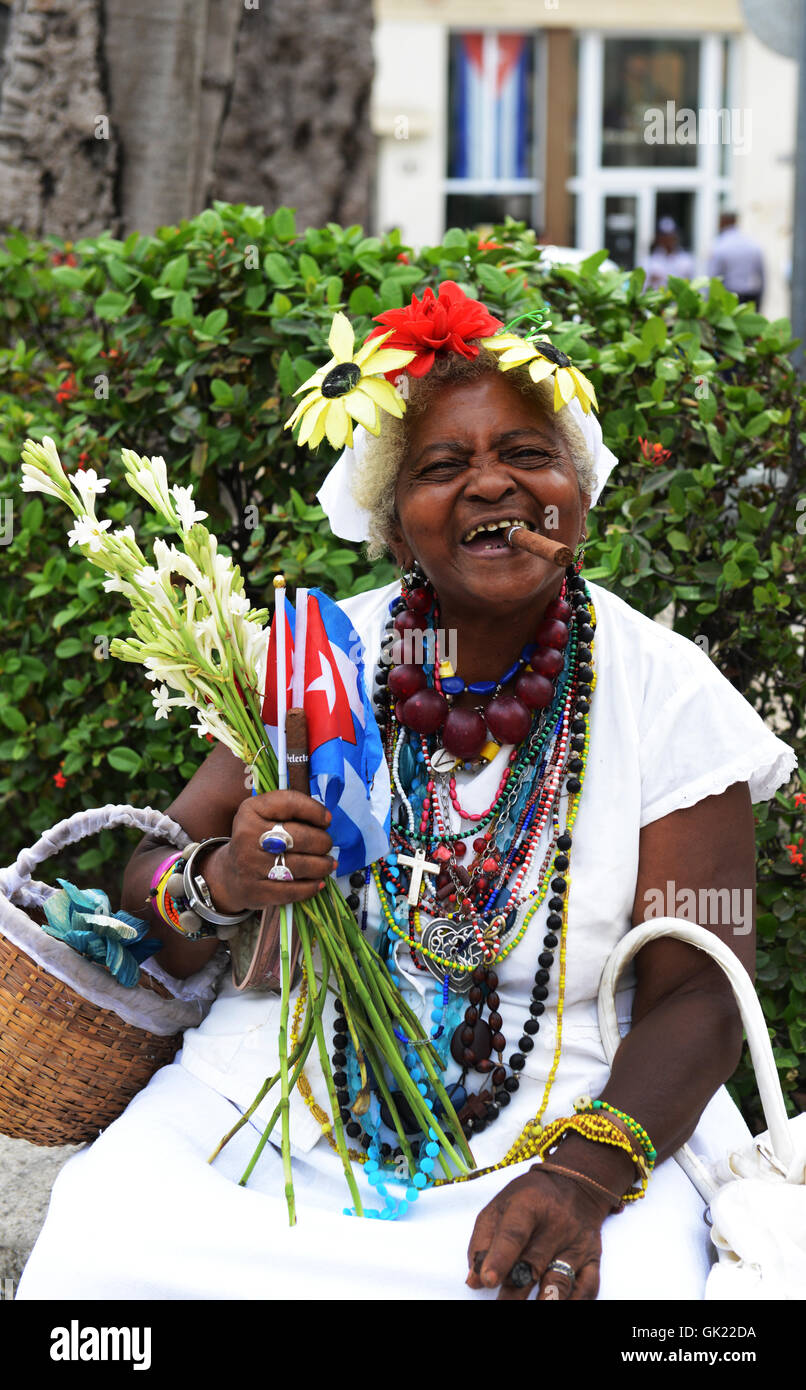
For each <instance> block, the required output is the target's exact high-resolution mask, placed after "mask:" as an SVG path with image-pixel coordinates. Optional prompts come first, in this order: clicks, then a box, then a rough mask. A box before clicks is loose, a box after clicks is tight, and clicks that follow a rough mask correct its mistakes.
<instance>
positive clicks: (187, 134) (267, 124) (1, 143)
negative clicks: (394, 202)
mask: <svg viewBox="0 0 806 1390" xmlns="http://www.w3.org/2000/svg"><path fill="white" fill-rule="evenodd" d="M371 4H372V0H339V5H338V9H337V8H336V7H335V6H334V5H333V0H285V3H283V4H278V3H277V0H137V4H132V0H14V3H13V6H12V9H11V16H10V23H9V32H8V40H7V44H6V48H5V54H4V59H5V61H4V67H3V82H2V88H0V217H1V218H2V223H1V224H0V227H6V228H7V227H9V226H17V227H20V228H21V229H22V230H24V231H26V232H28V233H30V234H33V235H35V236H47V235H56V236H62V237H69V238H71V239H73V240H75V239H76V238H77V237H79V236H83V235H92V234H95V233H98V232H100V231H102V230H103V229H104V228H108V229H109V230H110V231H111V232H112V233H113V235H116V236H121V237H123V236H126V235H128V233H129V232H131V231H133V230H138V231H143V232H153V231H154V230H155V229H156V228H157V227H159V226H164V225H166V224H172V223H176V222H178V221H181V219H182V218H185V217H193V216H194V215H195V214H196V213H198V212H201V210H202V209H203V208H204V207H206V206H208V204H209V203H210V202H211V200H212V199H213V198H214V197H216V198H222V199H224V200H226V201H231V202H247V203H256V204H262V205H263V206H265V207H266V209H267V211H270V212H271V211H273V210H274V208H276V207H277V206H278V205H279V204H281V203H288V204H290V205H291V206H294V207H296V208H297V209H298V211H299V215H300V219H301V221H303V222H304V223H306V224H307V223H322V222H327V221H342V222H345V223H351V222H357V221H361V222H364V221H366V219H367V217H368V213H369V189H370V179H371V170H372V161H373V154H374V145H373V139H372V135H371V133H370V126H369V97H370V89H371V84H372V46H371V30H372V12H371Z"/></svg>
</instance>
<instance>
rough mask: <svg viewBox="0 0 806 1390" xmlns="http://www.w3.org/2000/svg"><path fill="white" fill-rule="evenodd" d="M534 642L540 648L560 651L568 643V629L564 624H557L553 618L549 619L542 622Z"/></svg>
mask: <svg viewBox="0 0 806 1390" xmlns="http://www.w3.org/2000/svg"><path fill="white" fill-rule="evenodd" d="M535 640H536V641H537V642H539V643H540V645H541V647H558V648H559V649H560V651H562V649H563V647H565V646H566V645H567V643H568V628H567V626H566V624H565V623H560V622H557V620H556V619H555V618H549V619H547V621H545V622H542V623H541V624H540V627H539V628H538V629H537V632H536V634H535Z"/></svg>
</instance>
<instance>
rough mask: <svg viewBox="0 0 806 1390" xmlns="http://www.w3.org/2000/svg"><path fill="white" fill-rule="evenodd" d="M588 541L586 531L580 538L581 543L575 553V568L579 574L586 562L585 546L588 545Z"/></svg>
mask: <svg viewBox="0 0 806 1390" xmlns="http://www.w3.org/2000/svg"><path fill="white" fill-rule="evenodd" d="M587 543H588V536H587V532H586V533H585V535H583V537H582V539H581V540H580V542H579V545H578V546H577V548H576V553H575V555H574V569H575V571H576V573H577V574H579V572H580V570H581V569H582V566H583V565H584V563H585V546H586V545H587Z"/></svg>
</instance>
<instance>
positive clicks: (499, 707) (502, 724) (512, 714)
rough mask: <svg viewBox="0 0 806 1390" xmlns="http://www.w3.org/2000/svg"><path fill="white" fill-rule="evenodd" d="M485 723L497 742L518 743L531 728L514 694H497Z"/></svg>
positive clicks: (490, 704)
mask: <svg viewBox="0 0 806 1390" xmlns="http://www.w3.org/2000/svg"><path fill="white" fill-rule="evenodd" d="M415 698H416V697H415ZM487 724H488V727H489V730H490V733H491V734H492V735H493V738H495V739H496V741H497V742H498V743H520V742H521V740H522V739H525V738H526V735H527V734H528V732H529V729H530V728H531V724H532V716H531V714H530V713H529V710H528V709H527V708H526V706H525V705H524V704H523V703H522V702H521V701H520V700H519V699H518V698H517V697H516V696H515V695H499V696H498V697H497V699H495V700H491V701H490V703H489V705H488V706H487Z"/></svg>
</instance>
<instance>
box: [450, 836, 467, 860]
mask: <svg viewBox="0 0 806 1390" xmlns="http://www.w3.org/2000/svg"><path fill="white" fill-rule="evenodd" d="M453 852H454V854H455V855H456V858H457V859H464V857H465V855H466V854H467V845H463V844H462V841H461V840H460V841H459V843H458V845H454V847H453Z"/></svg>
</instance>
